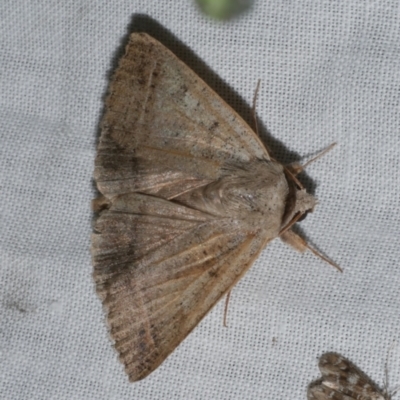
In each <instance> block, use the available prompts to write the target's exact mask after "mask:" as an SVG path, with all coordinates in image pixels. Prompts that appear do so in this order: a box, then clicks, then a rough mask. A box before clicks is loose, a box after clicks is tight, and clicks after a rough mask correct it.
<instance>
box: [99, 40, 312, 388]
mask: <svg viewBox="0 0 400 400" xmlns="http://www.w3.org/2000/svg"><path fill="white" fill-rule="evenodd" d="M298 170H299V169H296V168H288V167H284V166H283V165H281V164H280V163H278V162H277V161H275V160H274V159H273V158H272V157H271V156H270V155H269V154H268V151H267V150H266V148H265V147H264V145H263V143H262V142H261V141H260V139H259V138H258V136H257V135H256V134H255V133H254V132H253V131H252V130H251V129H250V127H249V126H248V125H247V124H246V123H245V122H244V121H243V119H242V118H241V117H240V116H239V115H237V114H236V113H235V112H234V111H233V110H232V109H231V108H230V107H229V106H228V105H227V104H226V103H225V102H224V101H223V100H222V99H221V98H220V97H219V96H218V95H217V94H216V93H215V92H214V91H212V90H211V89H210V88H209V87H208V86H207V85H206V84H205V83H204V82H203V81H202V80H201V79H200V78H199V77H198V76H197V75H196V74H195V73H194V72H193V71H192V70H190V69H189V68H188V67H187V66H186V65H185V64H183V63H182V62H181V61H180V60H179V59H178V58H177V57H176V56H175V55H174V54H172V53H171V52H170V51H169V50H168V49H166V48H165V47H164V46H163V45H162V44H160V43H159V42H157V41H156V40H155V39H153V38H151V37H150V36H148V35H147V34H145V33H134V34H132V35H131V37H130V41H129V44H128V45H127V47H126V52H125V55H124V57H123V58H122V59H121V60H120V63H119V66H118V69H117V70H116V72H115V75H114V77H113V79H112V81H111V84H110V87H109V96H108V98H107V101H106V111H105V114H104V118H103V121H102V132H101V137H100V141H99V145H98V149H97V156H96V161H95V172H94V177H95V180H96V183H97V187H98V190H99V192H100V193H101V195H102V196H100V197H99V198H97V199H96V200H94V203H93V207H94V209H95V211H97V212H98V213H99V215H98V218H97V221H96V223H95V227H94V231H95V232H94V234H93V236H92V255H93V265H94V280H95V282H96V288H97V292H98V294H99V296H100V297H101V299H102V301H103V303H104V305H105V308H106V310H107V314H108V323H109V328H110V333H111V337H112V339H113V340H114V342H115V348H116V350H117V351H118V353H119V355H120V359H121V361H122V363H123V364H124V365H125V370H126V372H127V374H128V376H129V379H130V380H131V381H136V380H139V379H142V378H144V377H146V376H147V375H148V374H150V373H151V372H152V371H154V370H155V369H156V368H157V367H158V366H159V365H160V364H161V363H162V362H163V361H164V360H165V358H166V357H167V356H168V355H169V354H170V353H171V352H172V351H173V350H174V349H175V348H176V347H177V346H178V345H179V344H180V343H181V342H182V340H183V339H184V338H185V337H186V336H187V335H188V334H189V333H190V331H191V330H192V329H193V328H194V327H195V326H196V325H197V324H198V323H199V322H200V321H201V319H202V318H203V317H204V316H205V315H206V314H207V312H208V311H210V309H211V308H212V307H213V306H214V305H215V304H216V303H217V302H218V300H220V298H221V297H222V296H224V295H225V294H227V293H228V292H229V291H230V290H231V289H232V287H233V286H234V285H235V284H236V283H237V282H238V280H239V279H240V278H241V277H242V276H243V275H244V273H245V272H246V271H247V270H248V268H249V267H250V266H251V265H252V264H253V262H254V260H255V259H256V258H257V256H258V254H259V253H260V251H261V250H262V249H263V248H264V247H265V246H266V245H267V244H268V242H269V241H270V240H272V239H274V238H276V237H278V236H280V237H281V238H283V239H284V240H286V241H288V242H289V243H291V244H292V245H294V246H295V247H296V248H297V249H298V250H301V251H304V250H305V249H306V248H308V245H307V243H306V242H305V241H304V240H303V239H301V238H300V237H298V236H297V235H296V234H294V233H293V232H292V231H291V230H290V227H291V226H292V225H293V224H294V223H295V222H296V221H297V220H298V219H299V218H300V217H301V216H302V215H304V214H305V213H306V212H307V211H312V210H313V208H314V206H315V204H316V200H315V199H314V197H313V196H312V195H310V194H308V193H307V192H306V191H305V189H303V187H302V186H301V184H300V183H299V181H298V180H297V179H296V177H295V175H296V172H298ZM312 251H314V250H312Z"/></svg>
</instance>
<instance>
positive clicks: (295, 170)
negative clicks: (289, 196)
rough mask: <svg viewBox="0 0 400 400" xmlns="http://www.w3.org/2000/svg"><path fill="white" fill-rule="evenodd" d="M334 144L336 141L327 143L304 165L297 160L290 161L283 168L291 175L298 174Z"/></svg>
mask: <svg viewBox="0 0 400 400" xmlns="http://www.w3.org/2000/svg"><path fill="white" fill-rule="evenodd" d="M335 146H336V143H332V144H331V145H329V146H328V147H327V148H326V149H325V150H322V151H321V153H319V154H318V155H317V156H315V157H314V158H312V159H311V160H309V161H307V162H306V163H305V164H304V165H301V164H300V163H298V162H294V163H291V164H289V165H286V167H285V168H287V169H288V170H289V171H290V172H291V173H292V174H293V175H295V176H296V175H298V174H299V173H300V172H302V171H304V170H305V169H306V168H307V167H308V166H309V165H310V164H311V163H312V162H314V161H317V160H318V159H319V158H321V157H322V156H324V155H325V154H326V153H328V152H329V151H331V150H332V149H333V148H334V147H335Z"/></svg>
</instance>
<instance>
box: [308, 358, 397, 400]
mask: <svg viewBox="0 0 400 400" xmlns="http://www.w3.org/2000/svg"><path fill="white" fill-rule="evenodd" d="M318 366H319V369H320V370H321V373H322V379H320V380H318V381H317V382H315V383H313V384H311V386H310V387H309V388H308V396H307V397H308V400H391V398H392V396H393V395H394V394H395V393H389V392H388V390H387V388H385V389H384V390H383V391H381V390H380V389H379V388H378V387H377V386H376V385H375V383H374V382H372V381H371V379H369V378H368V377H367V376H366V375H365V374H364V373H363V372H362V371H360V370H359V369H358V368H357V367H356V366H355V365H353V364H352V363H351V362H350V361H349V360H346V359H345V358H344V357H342V356H340V355H338V354H335V353H327V354H324V355H323V356H321V358H320V360H319V365H318Z"/></svg>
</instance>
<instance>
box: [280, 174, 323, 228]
mask: <svg viewBox="0 0 400 400" xmlns="http://www.w3.org/2000/svg"><path fill="white" fill-rule="evenodd" d="M286 176H287V181H288V185H289V193H288V196H287V198H286V206H285V214H284V216H283V219H282V229H284V230H287V229H289V228H290V227H291V226H292V225H294V224H295V223H296V222H298V221H301V220H303V219H304V218H305V217H306V216H307V214H308V213H309V212H313V211H314V208H315V206H316V205H317V199H316V198H315V197H314V196H313V195H312V194H310V193H307V191H306V189H304V188H303V187H302V186H301V184H300V183H299V182H298V181H297V179H295V180H293V179H292V176H291V175H290V174H289V175H286Z"/></svg>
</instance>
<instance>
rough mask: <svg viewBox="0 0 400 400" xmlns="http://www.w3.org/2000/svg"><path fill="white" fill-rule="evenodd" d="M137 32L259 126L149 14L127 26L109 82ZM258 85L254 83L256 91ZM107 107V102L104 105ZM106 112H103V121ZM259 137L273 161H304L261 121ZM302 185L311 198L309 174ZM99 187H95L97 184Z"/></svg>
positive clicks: (241, 101) (234, 94) (242, 104)
mask: <svg viewBox="0 0 400 400" xmlns="http://www.w3.org/2000/svg"><path fill="white" fill-rule="evenodd" d="M133 32H146V33H147V34H149V35H150V36H152V37H153V38H155V39H156V40H158V41H159V42H160V43H162V44H163V45H164V46H165V47H167V48H168V49H169V50H171V51H172V52H173V53H174V54H175V55H176V56H177V57H178V58H179V59H180V60H182V61H183V62H184V63H185V64H186V65H187V66H188V67H190V68H191V69H192V70H193V71H194V72H195V73H196V74H197V75H198V76H199V77H200V78H201V79H203V81H204V82H206V83H207V85H208V86H210V87H211V88H212V89H213V90H214V91H215V92H216V93H218V95H219V96H220V97H221V98H222V99H223V100H224V101H225V102H226V103H227V104H229V105H230V106H231V107H232V108H233V109H234V110H235V111H236V112H237V113H238V114H239V115H240V116H241V117H242V118H243V119H244V120H245V121H246V123H247V124H248V125H249V126H250V127H253V129H254V125H255V121H254V113H253V110H252V105H250V104H248V103H247V102H246V101H245V100H244V99H243V98H242V97H241V96H240V95H239V94H238V93H237V92H236V91H235V90H234V89H233V88H232V87H231V86H230V85H228V84H227V83H226V82H224V81H223V80H222V79H221V78H220V77H219V76H218V75H217V74H216V73H215V72H214V71H213V70H212V69H211V68H210V67H209V66H208V65H207V64H206V63H205V62H204V61H203V60H202V59H200V58H199V57H198V56H197V55H196V54H195V53H194V52H193V50H192V49H190V48H189V47H187V46H186V45H185V44H184V43H183V42H182V41H180V40H179V39H178V38H177V37H176V36H175V35H174V34H173V33H172V32H171V31H169V30H168V29H167V28H165V27H164V26H162V25H161V24H160V23H159V22H157V21H156V20H154V19H153V18H151V17H150V16H148V15H145V14H133V16H132V19H131V22H130V24H129V25H128V26H127V29H126V33H125V35H124V36H123V37H122V38H121V40H120V45H119V46H118V48H117V49H116V51H115V52H114V54H113V56H112V61H111V64H110V69H109V70H108V72H107V78H108V81H109V80H110V79H111V78H112V76H113V74H114V71H115V70H116V68H117V66H118V62H119V60H120V59H121V57H122V56H123V55H124V53H125V47H126V45H127V44H128V42H129V36H130V35H131V34H132V33H133ZM256 84H257V82H254V89H255V88H256ZM106 96H107V91H106V92H105V93H104V94H103V100H104V99H105V98H106ZM103 104H104V102H103ZM104 112H105V109H104V107H103V110H102V112H101V119H102V117H103V115H104ZM101 119H100V120H99V125H98V129H97V141H98V139H99V137H100V131H101V125H100V124H101V122H100V121H101ZM257 124H258V134H259V136H260V138H261V140H262V141H263V142H264V144H265V146H266V148H267V149H268V151H269V152H270V153H272V155H273V157H274V158H275V159H276V160H277V161H279V162H280V163H282V164H284V165H286V164H290V163H292V162H298V161H300V160H301V159H302V158H303V157H301V156H300V155H299V154H298V153H296V152H294V151H292V150H289V149H288V148H287V147H286V146H285V145H284V144H283V143H282V142H281V141H280V140H278V139H276V138H274V137H272V136H271V134H270V132H269V131H268V129H267V127H266V125H265V124H264V123H262V121H259V120H258V119H257ZM301 181H302V183H303V185H304V187H305V188H306V189H307V191H308V192H309V193H311V194H314V192H315V183H314V182H313V180H312V179H311V178H310V177H309V176H308V175H307V174H306V173H302V175H301ZM93 185H94V187H95V183H94V182H93Z"/></svg>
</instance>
